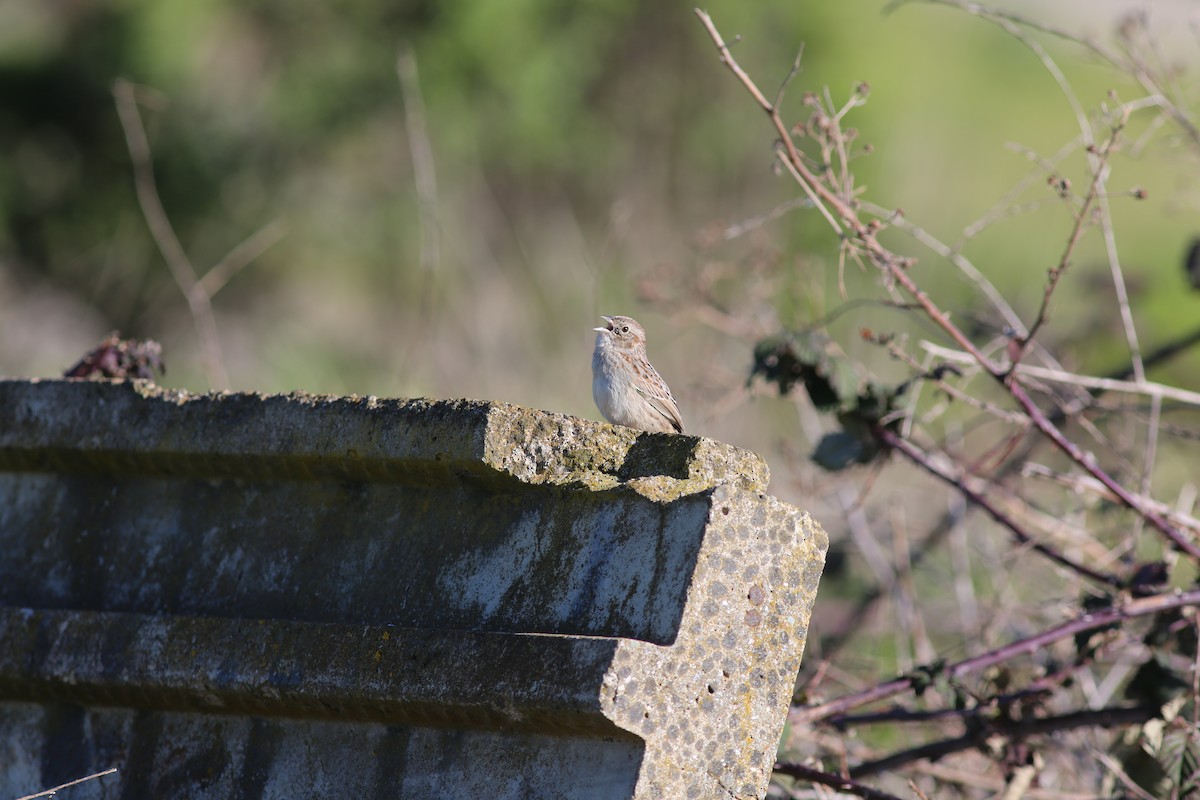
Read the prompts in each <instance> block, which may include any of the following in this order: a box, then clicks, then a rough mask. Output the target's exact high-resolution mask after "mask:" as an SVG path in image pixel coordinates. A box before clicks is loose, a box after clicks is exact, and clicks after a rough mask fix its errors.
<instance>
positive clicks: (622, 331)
mask: <svg viewBox="0 0 1200 800" xmlns="http://www.w3.org/2000/svg"><path fill="white" fill-rule="evenodd" d="M621 333H629V326H628V325H626V326H625V327H623V328H621Z"/></svg>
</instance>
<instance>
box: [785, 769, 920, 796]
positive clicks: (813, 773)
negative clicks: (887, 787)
mask: <svg viewBox="0 0 1200 800" xmlns="http://www.w3.org/2000/svg"><path fill="white" fill-rule="evenodd" d="M775 772H776V773H777V774H779V775H787V776H789V777H792V778H799V779H800V780H803V781H808V782H810V783H819V784H821V785H822V786H831V787H833V788H834V789H837V790H838V791H840V792H845V793H846V794H852V795H854V796H855V797H863V798H866V800H900V798H898V797H896V796H895V795H892V794H888V793H887V792H881V791H879V790H878V789H874V788H872V787H870V786H867V785H865V784H862V783H859V782H858V781H853V780H850V779H849V778H843V777H842V776H841V775H834V774H833V773H831V772H822V771H821V770H819V769H814V768H812V767H806V766H804V765H803V764H790V763H778V764H776V765H775Z"/></svg>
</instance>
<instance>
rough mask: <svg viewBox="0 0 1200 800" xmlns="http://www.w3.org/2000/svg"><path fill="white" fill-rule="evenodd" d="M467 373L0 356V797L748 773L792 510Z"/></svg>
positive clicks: (774, 668)
mask: <svg viewBox="0 0 1200 800" xmlns="http://www.w3.org/2000/svg"><path fill="white" fill-rule="evenodd" d="M767 480H768V473H767V469H766V465H765V464H764V463H763V462H762V460H761V459H760V458H758V457H757V456H755V455H754V454H752V453H749V452H746V451H743V450H739V449H737V448H733V447H730V446H728V445H723V444H720V443H718V442H714V441H711V440H706V439H702V438H698V437H692V436H669V435H650V434H639V433H638V432H637V431H632V430H629V429H625V428H620V427H614V426H610V425H606V424H602V423H595V422H589V421H586V420H580V419H576V418H572V417H567V416H563V415H559V414H550V413H545V412H540V411H532V410H529V409H522V408H518V407H515V406H509V405H504V404H498V403H487V402H480V401H465V400H464V401H427V400H379V399H376V398H356V397H354V398H336V397H313V396H304V395H287V396H271V397H263V396H259V395H253V394H214V395H203V396H200V395H188V394H185V393H181V392H173V391H169V390H164V389H160V388H158V387H156V386H153V385H152V384H147V383H142V382H131V383H124V382H84V381H0V554H2V555H0V765H2V766H0V798H3V797H8V796H13V797H15V796H19V795H22V794H26V793H31V792H34V791H37V790H39V789H42V788H46V787H48V786H53V785H55V784H58V783H62V782H64V781H67V780H71V779H73V778H78V777H80V776H82V775H86V774H88V773H89V772H93V771H98V770H101V769H105V768H107V767H110V766H116V767H117V768H118V770H119V772H118V773H117V774H116V775H114V776H110V777H108V778H104V779H100V780H96V781H92V782H89V783H85V784H82V785H80V786H78V787H75V788H73V789H71V790H69V792H70V794H67V793H66V792H64V793H63V795H62V796H63V797H66V798H70V800H75V799H76V798H101V797H103V798H143V797H171V798H188V797H197V798H201V797H204V798H208V797H212V798H224V797H244V798H259V797H262V798H267V797H272V798H274V797H279V798H310V797H311V798H317V797H335V796H336V797H344V796H353V797H362V798H385V797H413V798H424V797H430V798H433V797H437V798H447V797H464V798H465V797H470V798H480V797H489V798H490V797H511V798H536V797H547V798H550V797H553V798H624V797H639V798H641V797H646V798H651V797H662V798H674V797H679V798H687V797H696V798H708V797H737V798H742V797H761V796H762V794H763V793H764V791H765V789H766V783H767V778H768V776H769V771H770V766H771V763H772V761H773V757H774V753H775V748H776V745H777V742H778V737H779V734H780V731H781V729H782V725H783V718H784V713H785V710H786V707H787V704H788V701H789V699H790V696H791V689H792V683H793V681H794V679H795V675H796V671H797V669H798V668H799V665H800V657H801V653H802V650H803V646H804V640H805V635H806V633H807V625H808V619H809V613H810V611H811V607H812V603H813V600H814V597H815V593H816V589H817V583H818V580H819V577H820V573H821V569H822V566H823V560H824V552H825V547H826V537H825V535H824V533H823V532H822V531H821V530H820V528H819V527H818V526H817V525H816V524H815V523H814V522H813V521H812V520H811V519H810V518H809V517H808V515H807V514H805V513H804V512H802V511H800V510H798V509H796V508H794V507H791V506H788V505H786V504H783V503H780V502H778V501H776V500H774V499H772V498H770V497H769V496H766V495H765V494H763V492H765V489H766V484H767Z"/></svg>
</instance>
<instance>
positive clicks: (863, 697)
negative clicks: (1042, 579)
mask: <svg viewBox="0 0 1200 800" xmlns="http://www.w3.org/2000/svg"><path fill="white" fill-rule="evenodd" d="M1195 605H1200V589H1193V590H1191V591H1188V592H1166V593H1163V594H1156V595H1151V596H1149V597H1142V598H1138V599H1136V600H1130V601H1128V602H1126V603H1122V604H1120V605H1115V606H1110V607H1109V608H1106V609H1100V610H1097V611H1092V612H1090V613H1086V614H1084V615H1082V616H1080V617H1079V618H1077V619H1073V620H1071V621H1069V622H1064V623H1063V624H1061V625H1057V626H1055V627H1053V628H1050V629H1049V630H1046V631H1042V632H1041V633H1038V634H1035V635H1034V636H1030V637H1027V638H1025V639H1019V640H1017V641H1015V642H1012V643H1011V644H1007V645H1005V646H1003V647H999V648H996V649H995V650H991V651H988V652H987V653H983V654H982V655H978V656H974V657H972V658H968V659H966V660H964V661H959V662H957V663H954V664H950V665H948V666H946V667H944V668H942V669H941V670H940V671H939V673H940V674H942V675H945V676H947V677H950V678H954V677H958V676H960V675H966V674H969V673H972V672H979V671H980V670H983V669H986V668H987V667H990V666H992V665H994V664H1000V663H1002V662H1004V661H1007V660H1008V659H1010V658H1014V657H1016V656H1018V655H1028V654H1032V653H1036V652H1037V651H1039V650H1041V649H1042V648H1044V647H1046V646H1047V645H1049V644H1052V643H1054V642H1057V641H1059V640H1061V639H1066V638H1069V637H1071V636H1074V635H1076V634H1078V633H1083V632H1085V631H1091V630H1095V629H1097V628H1103V627H1105V626H1108V625H1112V624H1114V623H1117V622H1121V621H1124V620H1127V619H1133V618H1134V617H1141V616H1146V615H1148V614H1158V613H1161V612H1163V611H1170V610H1171V609H1175V608H1183V607H1185V606H1195ZM916 682H917V678H916V677H903V678H897V679H896V680H893V681H888V682H887V683H882V684H879V685H877V686H872V687H871V688H869V689H865V690H863V691H861V692H855V693H854V694H849V695H845V696H844V697H839V698H838V699H836V700H830V701H829V702H827V703H820V704H818V705H815V706H796V707H793V708H792V710H791V711H790V712H788V719H789V720H791V721H792V722H793V723H800V724H811V723H813V722H816V721H818V720H824V719H828V718H829V717H832V716H835V715H838V714H842V713H845V712H846V711H849V710H850V709H852V708H858V707H859V706H863V705H866V704H868V703H876V702H879V701H880V700H886V699H888V698H889V697H895V696H896V695H899V694H903V693H905V692H907V691H910V690H911V689H912V688H913V687H914V686H915V685H916Z"/></svg>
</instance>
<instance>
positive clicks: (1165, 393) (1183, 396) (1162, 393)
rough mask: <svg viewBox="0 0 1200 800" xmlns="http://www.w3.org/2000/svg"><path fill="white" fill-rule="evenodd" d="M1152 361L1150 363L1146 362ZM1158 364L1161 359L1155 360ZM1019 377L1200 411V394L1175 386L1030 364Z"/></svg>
mask: <svg viewBox="0 0 1200 800" xmlns="http://www.w3.org/2000/svg"><path fill="white" fill-rule="evenodd" d="M1186 338H1187V339H1188V342H1187V345H1188V346H1191V345H1193V344H1196V343H1197V342H1200V331H1197V332H1195V333H1193V334H1191V335H1190V336H1188V337H1186ZM920 346H921V347H922V348H923V349H925V350H927V351H928V352H930V353H933V354H934V355H936V356H937V357H938V358H942V359H945V360H946V361H953V362H955V363H958V364H969V363H972V362H973V361H974V360H975V359H974V357H973V356H971V355H970V354H968V353H964V352H962V351H960V350H953V349H951V348H949V347H942V346H941V345H939V344H934V343H933V342H930V341H922V342H920ZM1176 352H1179V349H1176V348H1172V352H1171V353H1170V354H1171V355H1174V354H1175V353H1176ZM1147 360H1149V359H1147ZM1156 360H1158V359H1156ZM1016 373H1017V374H1018V375H1028V376H1029V377H1032V378H1038V379H1039V380H1043V381H1051V382H1054V383H1069V384H1074V385H1076V386H1084V387H1087V388H1089V389H1103V390H1105V391H1109V392H1125V393H1126V394H1141V395H1146V396H1147V397H1158V398H1161V399H1163V400H1175V401H1176V402H1179V403H1185V404H1186V405H1189V406H1196V407H1200V392H1190V391H1188V390H1187V389H1180V388H1178V387H1176V386H1168V385H1167V384H1165V383H1152V382H1150V381H1143V382H1140V383H1135V382H1133V381H1125V380H1120V379H1118V378H1102V377H1098V376H1092V375H1079V374H1077V373H1074V372H1068V371H1067V370H1058V369H1046V368H1045V367H1035V366H1032V365H1030V364H1020V365H1018V366H1017V368H1016Z"/></svg>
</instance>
